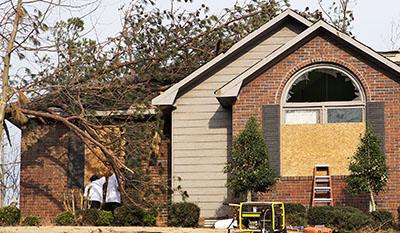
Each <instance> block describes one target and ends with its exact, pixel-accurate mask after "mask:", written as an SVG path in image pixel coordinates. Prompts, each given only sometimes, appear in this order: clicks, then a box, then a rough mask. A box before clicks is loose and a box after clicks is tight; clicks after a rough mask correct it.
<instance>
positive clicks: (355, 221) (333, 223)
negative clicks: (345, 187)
mask: <svg viewBox="0 0 400 233" xmlns="http://www.w3.org/2000/svg"><path fill="white" fill-rule="evenodd" d="M307 221H308V224H310V225H325V226H327V227H334V228H338V229H339V230H345V231H355V230H359V229H361V228H363V227H366V226H368V225H370V224H371V218H370V217H369V216H367V215H366V214H364V213H363V212H361V211H360V210H358V209H356V208H353V207H349V206H334V207H332V206H317V207H311V208H310V209H309V210H308V213H307Z"/></svg>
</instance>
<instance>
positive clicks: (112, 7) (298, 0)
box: [88, 0, 400, 51]
mask: <svg viewBox="0 0 400 233" xmlns="http://www.w3.org/2000/svg"><path fill="white" fill-rule="evenodd" d="M131 1H132V0H131ZM243 1H245V0H239V3H242V2H243ZM128 2H130V1H129V0H104V1H103V2H102V3H101V5H100V7H99V9H98V10H97V11H96V12H95V14H94V15H92V16H91V19H90V20H89V22H88V23H96V31H95V32H94V31H92V32H91V35H92V36H95V35H97V37H98V38H99V39H104V38H106V37H108V36H113V35H115V34H116V33H117V32H118V31H119V30H120V29H121V28H122V26H121V20H120V16H121V14H120V12H119V11H118V8H119V7H120V6H121V5H122V4H126V3H128ZM235 2H236V0H193V2H192V3H190V4H188V3H186V4H176V6H175V8H178V7H182V8H183V9H186V8H188V9H190V10H193V9H197V8H199V7H200V6H201V4H205V5H207V6H208V7H209V8H210V11H212V12H215V13H220V12H221V11H222V9H223V8H224V7H230V6H233V5H234V3H235ZM323 2H325V3H329V2H332V1H331V0H323ZM377 2H378V3H377ZM290 4H291V8H292V9H298V10H304V9H305V8H306V7H307V6H308V7H310V10H311V11H314V10H316V9H318V0H290ZM328 5H329V4H328ZM157 6H158V7H159V8H160V9H169V7H170V0H157ZM351 7H352V9H353V11H354V17H355V20H354V22H353V25H352V30H351V31H352V33H353V36H355V39H357V40H358V41H360V42H361V43H363V44H365V45H367V46H369V47H371V48H373V49H375V50H377V51H387V50H391V49H392V48H391V45H392V44H391V43H390V39H389V38H390V35H391V28H392V25H393V23H392V22H397V25H398V26H399V31H398V32H400V0H380V1H376V0H357V1H356V2H355V3H352V4H351ZM398 43H399V44H398V47H400V38H399V42H398Z"/></svg>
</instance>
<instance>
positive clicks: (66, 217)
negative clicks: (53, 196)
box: [55, 211, 74, 226]
mask: <svg viewBox="0 0 400 233" xmlns="http://www.w3.org/2000/svg"><path fill="white" fill-rule="evenodd" d="M55 222H56V225H57V226H69V225H72V224H73V223H74V215H73V214H72V212H71V211H65V212H62V213H61V214H58V215H57V216H56V219H55Z"/></svg>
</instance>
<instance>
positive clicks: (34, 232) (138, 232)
mask: <svg viewBox="0 0 400 233" xmlns="http://www.w3.org/2000/svg"><path fill="white" fill-rule="evenodd" d="M0 232H1V233H47V232H49V233H128V232H129V233H227V232H228V230H226V229H210V228H179V227H92V226H88V227H78V226H40V227H20V226H17V227H0ZM231 232H232V233H236V232H237V233H238V232H240V231H239V230H235V231H231Z"/></svg>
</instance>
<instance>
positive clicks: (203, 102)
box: [172, 22, 303, 218]
mask: <svg viewBox="0 0 400 233" xmlns="http://www.w3.org/2000/svg"><path fill="white" fill-rule="evenodd" d="M285 25H286V26H284V27H280V28H279V27H278V28H277V29H276V30H275V32H273V33H269V34H268V35H265V36H264V38H261V39H260V40H259V41H258V42H256V44H255V45H254V46H253V47H252V48H247V49H245V51H242V52H241V53H240V54H238V55H237V56H236V58H233V59H232V60H231V61H230V62H228V64H226V65H225V66H224V67H223V68H221V69H219V70H214V73H213V74H212V75H209V76H208V77H204V80H203V81H202V82H201V83H199V84H198V85H196V86H194V87H192V88H191V89H190V90H186V92H185V93H184V94H182V95H181V96H179V97H178V98H177V100H176V105H175V106H176V108H175V110H174V111H173V112H172V172H173V177H174V180H173V186H174V187H177V186H178V185H180V186H181V187H182V189H183V190H185V191H187V193H188V194H189V199H188V201H191V202H194V203H196V204H198V205H199V206H200V208H201V217H205V218H209V217H216V216H223V215H224V209H225V207H223V206H222V204H223V203H224V202H227V199H228V191H227V189H226V187H225V184H226V181H227V175H226V174H224V172H223V169H224V167H225V164H226V162H227V158H228V148H229V147H230V145H231V141H232V138H231V135H232V113H231V110H230V109H224V108H222V106H220V104H219V102H218V101H217V99H216V98H215V95H214V91H215V90H216V89H217V88H219V87H221V86H222V85H223V84H225V83H226V82H228V81H230V80H231V79H233V78H234V77H236V76H237V75H239V74H240V73H242V72H244V71H245V70H246V69H248V68H249V67H251V66H253V65H254V64H255V63H257V62H258V61H259V60H260V59H262V58H264V57H266V56H267V55H268V54H270V53H271V52H272V51H274V50H275V49H277V48H278V47H280V46H282V45H283V44H284V43H286V42H287V41H289V40H291V39H292V38H293V37H294V36H296V35H297V34H299V33H300V32H301V30H302V29H303V27H301V26H298V25H297V24H296V23H290V22H287V24H285ZM178 177H179V178H180V179H179V180H178ZM181 200H182V198H181V195H179V194H178V193H176V194H174V201H177V202H178V201H181Z"/></svg>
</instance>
